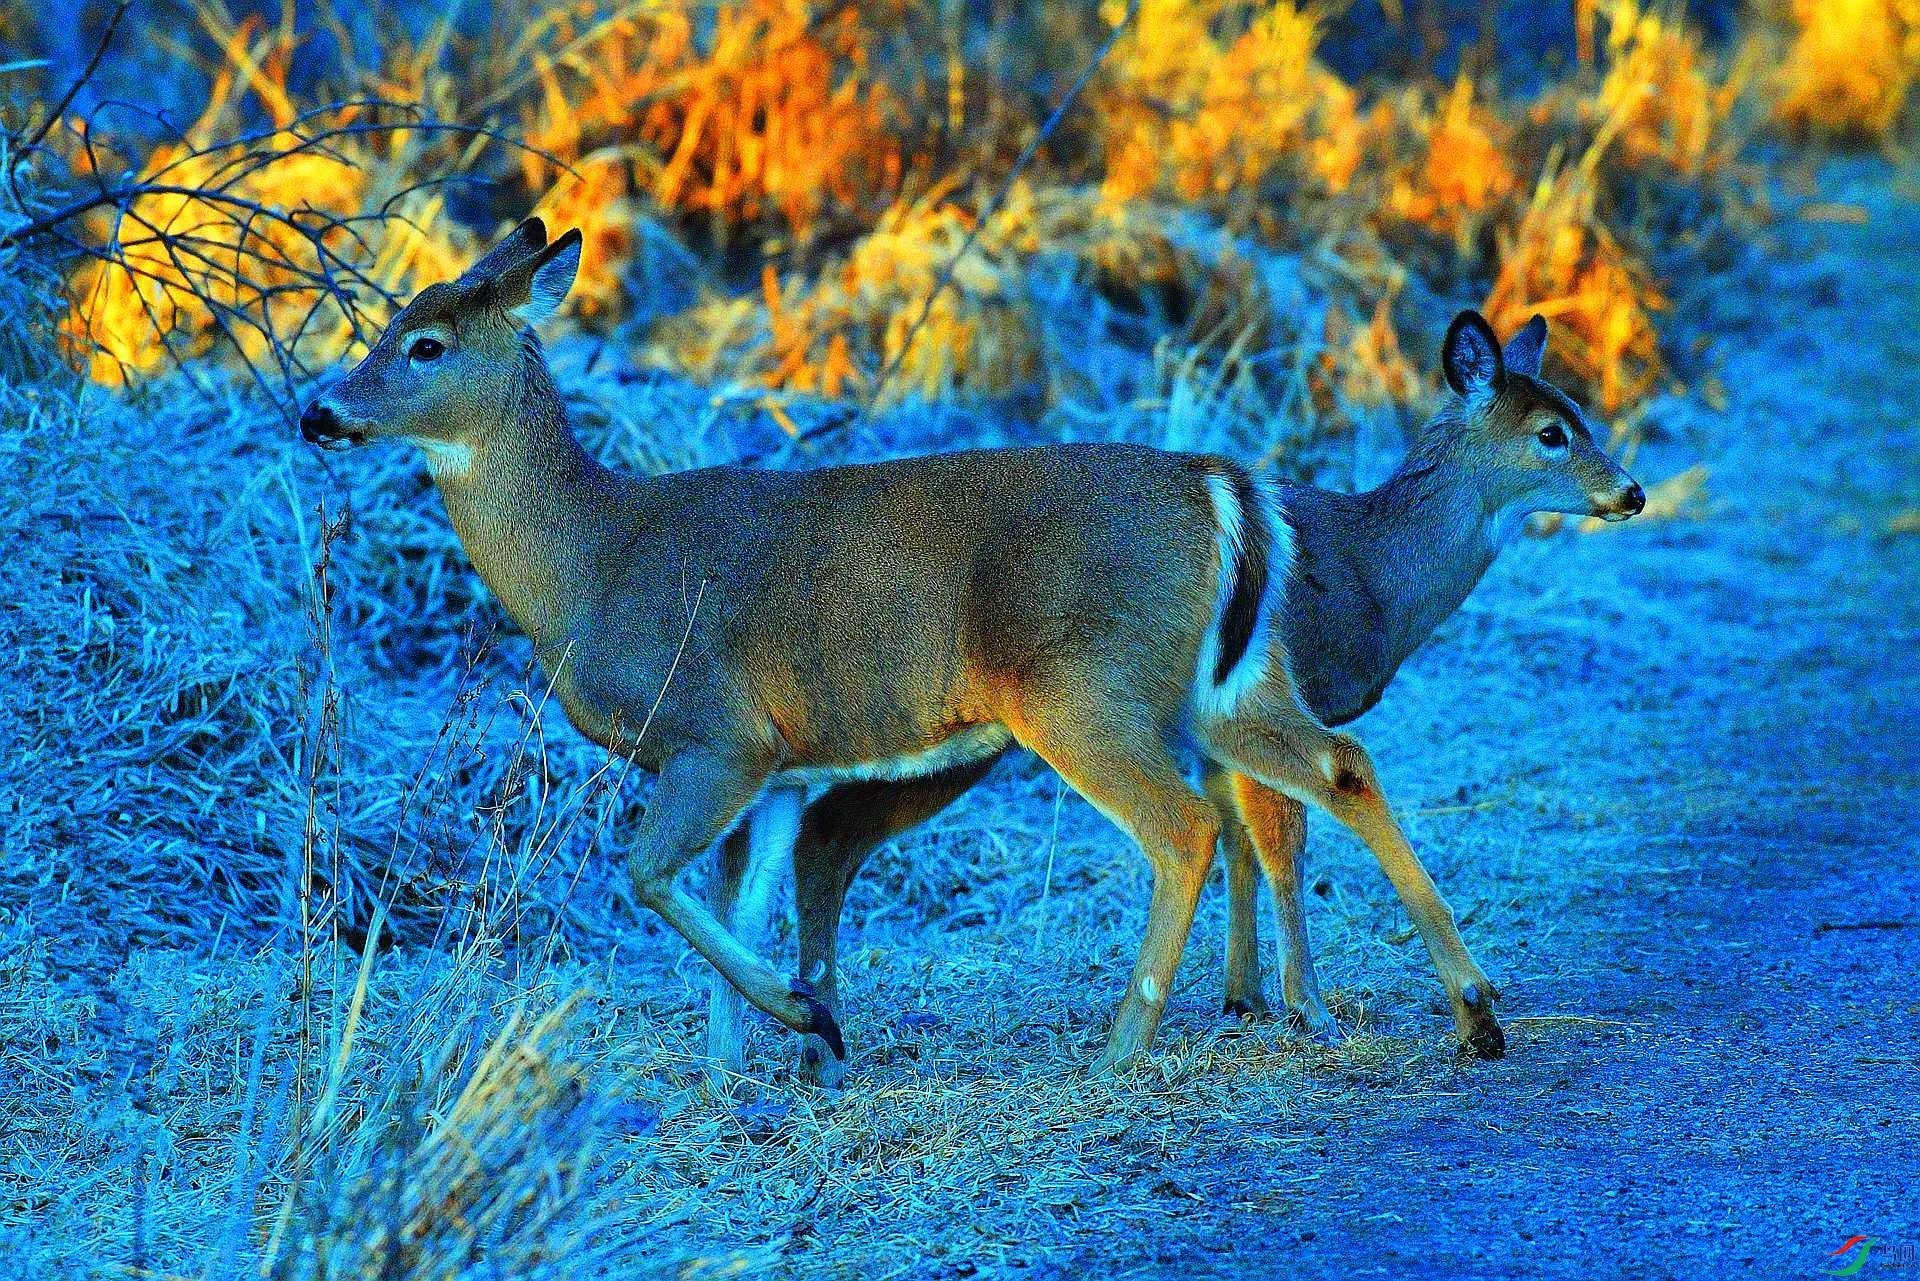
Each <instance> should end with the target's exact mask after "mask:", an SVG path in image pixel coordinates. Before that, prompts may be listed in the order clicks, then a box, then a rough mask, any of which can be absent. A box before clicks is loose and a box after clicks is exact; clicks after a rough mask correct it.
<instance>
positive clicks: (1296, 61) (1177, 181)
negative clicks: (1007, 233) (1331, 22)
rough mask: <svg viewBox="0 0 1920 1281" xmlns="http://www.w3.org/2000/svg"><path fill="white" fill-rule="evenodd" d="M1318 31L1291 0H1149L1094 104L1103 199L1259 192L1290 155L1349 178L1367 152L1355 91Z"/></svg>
mask: <svg viewBox="0 0 1920 1281" xmlns="http://www.w3.org/2000/svg"><path fill="white" fill-rule="evenodd" d="M1121 12H1124V10H1120V11H1115V12H1109V13H1108V14H1107V17H1108V18H1109V20H1111V21H1117V20H1118V19H1119V16H1120V13H1121ZM1223 32H1224V33H1237V34H1231V38H1226V37H1225V36H1223V35H1222V34H1221V33H1223ZM1319 40H1320V32H1319V26H1318V22H1317V19H1316V18H1315V17H1314V15H1313V14H1312V13H1311V12H1309V11H1306V10H1302V9H1300V8H1298V7H1296V6H1295V5H1293V4H1292V3H1290V2H1289V0H1276V2H1275V3H1272V4H1270V5H1266V6H1250V5H1247V4H1245V3H1240V2H1238V0H1144V3H1142V4H1141V6H1140V10H1139V13H1138V15H1137V16H1136V18H1135V20H1134V26H1133V29H1132V30H1131V31H1129V32H1128V33H1127V34H1126V36H1125V37H1124V38H1123V39H1122V40H1121V41H1120V43H1119V44H1118V45H1117V46H1116V47H1115V49H1114V53H1113V58H1112V61H1111V80H1112V85H1113V87H1112V88H1111V89H1110V90H1109V91H1107V92H1106V93H1105V94H1104V95H1103V97H1104V101H1103V103H1102V104H1101V106H1100V108H1099V112H1100V116H1101V119H1102V123H1103V127H1104V129H1105V131H1106V134H1107V138H1106V181H1105V185H1104V192H1105V195H1106V197H1107V199H1108V200H1109V201H1111V202H1114V203H1116V204H1120V203H1125V202H1127V201H1129V200H1133V199H1136V198H1139V197H1141V196H1144V195H1148V194H1152V193H1167V194H1171V195H1174V196H1177V197H1178V198H1180V199H1182V200H1188V201H1218V200H1220V199H1222V198H1225V197H1228V196H1231V195H1233V194H1235V193H1247V194H1252V193H1254V192H1257V190H1258V189H1259V187H1260V186H1261V184H1262V183H1264V182H1266V181H1267V180H1268V179H1269V178H1270V177H1272V176H1274V175H1275V174H1276V172H1277V171H1279V170H1280V169H1281V167H1282V166H1283V165H1292V166H1293V167H1294V169H1295V171H1296V173H1297V175H1298V176H1299V177H1301V178H1304V179H1310V180H1313V181H1316V182H1318V183H1319V184H1321V185H1322V186H1324V187H1326V188H1328V189H1330V190H1340V189H1342V188H1344V187H1345V186H1346V184H1347V182H1348V180H1349V179H1350V178H1351V177H1352V176H1353V171H1354V169H1355V167H1356V166H1357V165H1358V164H1359V162H1360V152H1359V129H1358V125H1357V122H1356V118H1355V109H1354V95H1353V91H1352V90H1351V89H1350V88H1348V87H1347V85H1346V84H1345V83H1343V82H1342V81H1341V80H1340V79H1339V77H1337V76H1335V75H1333V74H1332V73H1331V72H1329V71H1327V70H1326V69H1325V68H1324V67H1322V66H1320V64H1319V63H1318V62H1317V61H1315V59H1314V56H1313V54H1314V50H1315V48H1316V47H1317V46H1318V44H1319Z"/></svg>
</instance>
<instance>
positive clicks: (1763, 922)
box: [1063, 168, 1920, 1277]
mask: <svg viewBox="0 0 1920 1281" xmlns="http://www.w3.org/2000/svg"><path fill="white" fill-rule="evenodd" d="M1827 185H1828V190H1827V191H1825V192H1823V198H1825V199H1828V200H1839V201H1856V202H1859V203H1861V204H1863V205H1865V206H1867V207H1868V208H1869V209H1870V211H1871V220H1870V221H1869V222H1868V223H1867V224H1866V225H1864V226H1852V225H1822V226H1818V227H1814V226H1810V225H1807V224H1803V223H1799V222H1797V221H1796V220H1794V219H1793V218H1792V217H1791V214H1790V211H1789V216H1788V217H1787V218H1786V220H1785V222H1786V230H1785V231H1784V232H1783V233H1782V235H1783V239H1784V241H1785V244H1784V246H1783V248H1782V250H1781V252H1779V253H1778V254H1776V255H1774V256H1773V257H1772V258H1771V259H1770V260H1769V262H1768V264H1767V265H1766V267H1765V269H1764V271H1762V272H1761V273H1760V274H1759V275H1758V276H1757V277H1756V279H1755V280H1754V281H1753V282H1752V283H1751V285H1750V286H1748V287H1746V288H1744V289H1743V290H1742V291H1740V292H1738V293H1734V294H1731V295H1730V297H1729V301H1728V305H1727V306H1726V308H1725V312H1726V316H1725V319H1724V321H1723V322H1722V323H1723V325H1724V326H1725V327H1726V329H1727V330H1728V331H1729V332H1726V335H1725V351H1726V355H1727V360H1726V366H1725V370H1724V374H1723V377H1724V380H1725V384H1726V386H1727V388H1728V391H1729V398H1730V404H1729V406H1728V408H1727V410H1726V412H1725V414H1724V415H1712V416H1708V415H1707V414H1706V411H1704V410H1701V411H1699V412H1700V415H1701V416H1700V419H1699V420H1698V421H1697V422H1694V423H1691V424H1689V423H1680V424H1676V427H1677V430H1676V431H1675V432H1674V433H1673V435H1672V438H1670V439H1668V440H1667V441H1665V442H1664V443H1662V444H1660V445H1658V446H1656V447H1654V448H1651V449H1649V450H1648V451H1646V452H1645V453H1643V454H1642V456H1641V457H1640V459H1639V460H1638V462H1637V470H1638V471H1639V473H1640V475H1641V476H1642V478H1643V479H1659V478H1661V477H1664V476H1667V475H1671V474H1674V473H1675V472H1678V471H1679V470H1681V469H1683V468H1684V467H1686V466H1688V465H1691V464H1693V463H1695V462H1699V463H1704V464H1705V465H1706V466H1708V467H1709V468H1710V470H1711V477H1710V480H1709V482H1708V491H1709V492H1708V497H1707V502H1706V507H1705V511H1704V513H1703V518H1701V519H1697V520H1667V521H1649V522H1636V523H1633V524H1630V525H1628V526H1624V527H1621V528H1619V529H1615V530H1608V531H1606V532H1605V533H1602V534H1599V535H1596V536H1593V537H1577V538H1562V539H1555V540H1548V541H1539V540H1529V541H1527V542H1526V543H1525V544H1524V545H1523V546H1522V547H1520V548H1518V549H1516V551H1515V552H1514V553H1512V554H1510V556H1509V558H1508V559H1506V560H1505V561H1503V563H1502V564H1501V566H1499V567H1497V568H1496V569H1495V571H1494V573H1493V575H1492V577H1491V578H1490V580H1489V582H1488V583H1487V584H1486V586H1485V587H1484V589H1483V590H1482V592H1481V593H1480V594H1479V595H1478V596H1476V597H1475V599H1474V600H1473V601H1472V602H1471V603H1470V604H1469V606H1468V608H1467V610H1466V611H1465V612H1463V614H1462V615H1461V616H1459V617H1458V618H1456V619H1455V620H1454V621H1453V622H1452V623H1450V624H1449V626H1448V627H1447V629H1446V630H1445V631H1444V632H1443V634H1442V635H1441V637H1440V638H1439V639H1438V640H1437V641H1436V642H1435V643H1434V645H1433V646H1432V647H1430V648H1429V649H1428V650H1426V651H1425V652H1424V654H1423V655H1422V656H1420V657H1419V658H1417V659H1416V660H1415V663H1414V665H1413V667H1412V669H1411V670H1409V671H1408V672H1407V673H1406V675H1405V676H1404V677H1403V678H1402V683H1401V685H1400V686H1399V687H1398V688H1397V689H1396V692H1395V694H1394V695H1393V696H1392V697H1390V698H1389V699H1388V701H1387V705H1386V706H1385V707H1384V708H1383V709H1382V710H1381V711H1380V712H1379V713H1376V714H1375V715H1374V716H1372V717H1370V718H1368V720H1367V721H1364V722H1362V724H1361V726H1360V731H1361V733H1362V734H1363V736H1364V737H1365V738H1366V740H1367V741H1368V742H1369V743H1370V744H1374V745H1376V747H1377V749H1378V750H1379V751H1380V752H1381V754H1382V755H1383V756H1385V755H1389V754H1390V755H1391V756H1392V757H1393V758H1394V759H1395V760H1397V761H1399V766H1398V769H1397V770H1396V771H1395V773H1396V774H1397V777H1390V778H1389V783H1390V785H1393V786H1395V787H1396V788H1397V791H1398V794H1399V795H1401V796H1403V797H1419V796H1436V795H1440V796H1444V795H1445V793H1446V792H1447V790H1448V789H1449V788H1450V786H1451V785H1452V783H1454V782H1457V781H1459V780H1469V781H1470V782H1471V783H1472V784H1473V787H1474V790H1473V791H1472V793H1471V795H1472V797H1473V798H1474V799H1476V800H1478V799H1481V798H1486V799H1487V800H1488V801H1490V802H1491V803H1489V804H1487V805H1486V806H1485V807H1484V808H1481V809H1468V808H1463V807H1456V808H1461V812H1460V813H1457V814H1454V815H1440V816H1436V817H1430V818H1427V819H1425V820H1424V821H1423V822H1422V823H1421V825H1420V832H1419V835H1420V836H1421V838H1423V844H1424V846H1425V847H1426V848H1427V849H1430V850H1436V851H1437V850H1440V849H1443V848H1444V849H1445V850H1446V851H1447V852H1446V853H1445V854H1436V855H1435V871H1436V874H1437V875H1438V876H1439V878H1440V879H1441V881H1442V884H1443V885H1445V886H1449V887H1451V889H1450V891H1449V892H1450V894H1451V895H1452V897H1453V898H1454V900H1455V903H1456V906H1459V907H1463V908H1464V907H1466V906H1468V905H1469V904H1476V903H1477V904H1479V906H1477V907H1476V908H1475V911H1474V913H1473V919H1472V923H1471V927H1470V929H1469V931H1468V935H1469V941H1470V943H1471V944H1472V945H1473V946H1475V947H1476V948H1477V949H1478V951H1479V954H1480V958H1481V961H1482V963H1483V964H1484V965H1485V966H1486V967H1487V969H1488V970H1489V972H1490V973H1492V974H1493V975H1494V976H1495V978H1496V981H1503V982H1505V983H1506V985H1507V999H1506V1002H1505V1008H1506V1009H1507V1010H1508V1011H1509V1012H1510V1014H1511V1015H1512V1016H1513V1019H1512V1024H1511V1028H1512V1031H1511V1036H1512V1042H1513V1045H1512V1053H1511V1055H1510V1057H1509V1058H1507V1059H1506V1060H1505V1061H1504V1062H1502V1063H1498V1064H1492V1065H1473V1066H1468V1067H1463V1068H1456V1067H1453V1066H1451V1065H1444V1066H1443V1065H1435V1066H1434V1067H1433V1068H1432V1070H1431V1072H1430V1073H1424V1074H1423V1073H1421V1072H1419V1071H1418V1070H1416V1071H1415V1072H1414V1073H1413V1074H1412V1076H1413V1077H1414V1078H1417V1079H1410V1080H1406V1081H1401V1080H1395V1079H1377V1078H1375V1079H1365V1078H1363V1077H1362V1076H1360V1075H1358V1074H1356V1073H1354V1072H1352V1071H1345V1072H1338V1073H1332V1074H1329V1075H1328V1076H1327V1077H1325V1078H1322V1079H1319V1080H1318V1081H1317V1082H1316V1084H1315V1085H1314V1087H1313V1088H1312V1089H1311V1090H1310V1092H1309V1093H1308V1094H1307V1095H1306V1096H1305V1097H1302V1098H1300V1099H1299V1100H1298V1104H1299V1107H1298V1109H1297V1110H1290V1111H1289V1112H1288V1114H1287V1115H1285V1116H1276V1117H1274V1118H1272V1121H1271V1124H1270V1125H1262V1124H1259V1123H1255V1124H1252V1125H1249V1126H1246V1127H1244V1128H1241V1127H1236V1128H1234V1129H1232V1130H1228V1129H1226V1128H1225V1127H1224V1126H1203V1127H1202V1128H1201V1129H1200V1130H1199V1132H1198V1133H1196V1134H1195V1136H1194V1139H1193V1143H1192V1147H1191V1150H1190V1152H1188V1153H1186V1154H1184V1158H1185V1159H1186V1160H1190V1161H1191V1164H1190V1165H1189V1166H1188V1169H1189V1170H1190V1171H1191V1173H1192V1178H1191V1179H1190V1180H1189V1182H1190V1183H1191V1185H1192V1187H1193V1188H1194V1189H1195V1195H1196V1196H1197V1197H1198V1198H1199V1200H1197V1201H1196V1200H1191V1199H1189V1200H1187V1201H1185V1202H1183V1203H1182V1206H1180V1207H1175V1206H1171V1205H1170V1207H1169V1211H1168V1214H1167V1216H1166V1218H1164V1219H1163V1220H1161V1221H1160V1222H1159V1223H1157V1224H1154V1225H1151V1226H1150V1227H1143V1228H1142V1230H1140V1231H1138V1232H1137V1233H1135V1234H1131V1235H1126V1236H1120V1237H1114V1236H1110V1235H1107V1234H1104V1233H1102V1234H1100V1235H1099V1236H1097V1237H1095V1238H1090V1239H1089V1240H1088V1241H1087V1245H1086V1248H1085V1250H1084V1251H1083V1252H1082V1254H1081V1255H1080V1257H1079V1258H1077V1259H1076V1260H1074V1261H1073V1263H1072V1264H1071V1265H1070V1266H1069V1267H1068V1268H1066V1269H1063V1270H1065V1271H1072V1272H1080V1273H1084V1274H1086V1275H1114V1276H1130V1275H1150V1274H1152V1275H1158V1274H1180V1275H1210V1274H1217V1275H1221V1276H1242V1275H1244V1276H1258V1275H1293V1276H1302V1275H1310V1276H1323V1275H1324V1276H1335V1275H1339V1276H1374V1275H1378V1276H1407V1275H1414V1274H1419V1273H1426V1272H1431V1273H1435V1274H1445V1275H1453V1276H1530V1277H1531V1276H1575V1275H1578V1276H1648V1277H1665V1276H1682V1275H1687V1276H1692V1275H1707V1276H1741V1275H1754V1276H1775V1277H1790V1276H1803V1275H1804V1276H1812V1275H1817V1274H1818V1272H1819V1270H1820V1269H1821V1268H1822V1267H1832V1266H1837V1265H1836V1262H1835V1261H1833V1260H1830V1259H1828V1258H1827V1257H1826V1256H1827V1254H1828V1252H1829V1251H1832V1250H1833V1249H1835V1247H1837V1246H1839V1245H1840V1244H1841V1243H1842V1242H1844V1241H1845V1240H1847V1239H1848V1238H1849V1237H1852V1236H1855V1235H1859V1234H1865V1235H1870V1236H1874V1237H1877V1238H1879V1244H1878V1246H1877V1247H1876V1249H1877V1250H1878V1251H1879V1254H1878V1256H1877V1257H1876V1258H1875V1259H1874V1260H1872V1261H1870V1262H1869V1264H1868V1266H1867V1268H1866V1269H1865V1272H1864V1275H1874V1274H1875V1273H1876V1272H1878V1271H1880V1270H1881V1269H1883V1268H1884V1267H1885V1266H1886V1265H1887V1263H1888V1262H1889V1261H1891V1260H1892V1259H1893V1258H1895V1257H1897V1256H1898V1254H1899V1250H1898V1249H1896V1248H1895V1247H1904V1248H1906V1249H1908V1250H1913V1251H1920V1191H1917V1189H1920V981H1916V977H1915V965H1916V961H1917V960H1920V903H1917V900H1920V859H1916V857H1915V852H1916V848H1920V813H1917V812H1916V810H1917V807H1916V801H1920V787H1917V786H1916V780H1920V668H1917V665H1916V658H1920V572H1917V567H1920V537H1916V536H1915V535H1914V534H1913V533H1906V534H1899V533H1894V532H1890V531H1889V528H1888V527H1889V522H1890V521H1892V520H1893V518H1894V517H1895V516H1896V515H1897V514H1899V513H1901V512H1906V513H1909V519H1911V513H1912V512H1913V511H1914V510H1915V509H1916V508H1920V432H1917V431H1916V427H1915V423H1914V418H1913V396H1912V392H1911V386H1912V382H1911V379H1912V373H1913V371H1914V370H1915V369H1917V368H1920V333H1917V332H1916V326H1915V323H1914V321H1915V316H1916V314H1917V312H1916V304H1917V303H1920V297H1917V294H1920V285H1917V284H1916V282H1920V206H1916V204H1915V203H1914V202H1913V200H1912V199H1911V196H1910V197H1909V198H1908V199H1906V200H1901V199H1900V198H1898V197H1897V196H1892V195H1888V194H1887V192H1886V188H1887V185H1888V179H1887V175H1886V174H1885V172H1884V171H1872V170H1868V169H1866V168H1862V169H1860V170H1857V171H1854V173H1853V174H1852V175H1851V176H1850V175H1849V174H1848V173H1844V172H1843V173H1838V174H1831V175H1829V181H1828V184H1827ZM1908 191H1909V193H1911V191H1912V186H1911V184H1909V185H1908ZM1743 306H1746V307H1751V308H1752V310H1751V312H1750V314H1748V315H1746V316H1745V317H1744V319H1745V321H1746V326H1745V328H1744V329H1738V330H1735V329H1734V328H1733V327H1734V326H1735V325H1737V324H1738V323H1739V322H1740V321H1741V320H1742V319H1743V317H1742V315H1741V311H1742V308H1743ZM1409 743H1418V744H1422V745H1431V750H1428V748H1427V747H1425V746H1423V747H1422V749H1421V750H1422V752H1423V753H1424V754H1423V755H1422V756H1421V757H1419V758H1416V759H1412V760H1409V759H1407V755H1408V754H1407V751H1406V749H1405V747H1404V745H1405V744H1409ZM1390 744H1397V745H1401V746H1399V747H1397V748H1396V747H1389V746H1388V745H1390ZM1520 761H1524V762H1527V765H1526V767H1525V772H1523V773H1521V774H1519V775H1518V776H1516V777H1510V778H1506V779H1500V778H1498V777H1496V776H1497V775H1498V773H1499V772H1500V771H1502V770H1508V771H1511V770H1512V769H1513V767H1514V764H1515V762H1520ZM1389 768H1392V767H1389ZM1316 840H1320V837H1319V834H1318V830H1316ZM1322 847H1323V848H1324V847H1325V842H1324V841H1323V842H1322ZM1536 854H1537V857H1536ZM1334 857H1336V861H1337V863H1338V866H1337V867H1336V868H1335V871H1334V873H1333V874H1334V875H1335V876H1347V875H1360V874H1362V873H1363V872H1364V871H1365V870H1366V869H1364V868H1361V867H1360V866H1359V865H1358V864H1357V863H1355V864H1353V865H1352V866H1351V867H1348V866H1347V865H1346V863H1345V859H1344V857H1340V856H1337V855H1336V856H1334ZM1369 963H1370V962H1368V961H1366V960H1365V958H1360V959H1358V960H1354V959H1352V958H1349V959H1348V960H1347V961H1346V962H1344V963H1343V962H1342V961H1341V960H1339V959H1335V958H1329V963H1328V964H1327V965H1325V966H1323V969H1322V973H1323V976H1326V975H1328V973H1329V970H1331V972H1332V978H1333V982H1334V983H1335V984H1336V985H1340V984H1342V983H1345V982H1354V981H1360V978H1359V976H1361V975H1363V974H1364V972H1365V968H1366V966H1367V965H1368V964H1369ZM1373 963H1375V964H1377V962H1373ZM1563 1016H1572V1018H1570V1019H1569V1018H1565V1017H1563ZM1574 1019H1579V1020H1593V1021H1591V1022H1583V1021H1573V1020H1574ZM1529 1020H1536V1021H1529ZM1436 1075H1437V1076H1438V1077H1439V1078H1441V1079H1440V1080H1439V1081H1438V1082H1436V1079H1435V1078H1436ZM1436 1084H1438V1085H1439V1086H1440V1088H1436ZM1303 1117H1316V1118H1318V1119H1317V1120H1311V1121H1303ZM1236 1207H1239V1209H1236ZM1851 1257H1852V1256H1848V1258H1849V1259H1850V1258H1851ZM1908 1257H1909V1258H1911V1257H1912V1255H1911V1254H1909V1255H1908Z"/></svg>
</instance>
